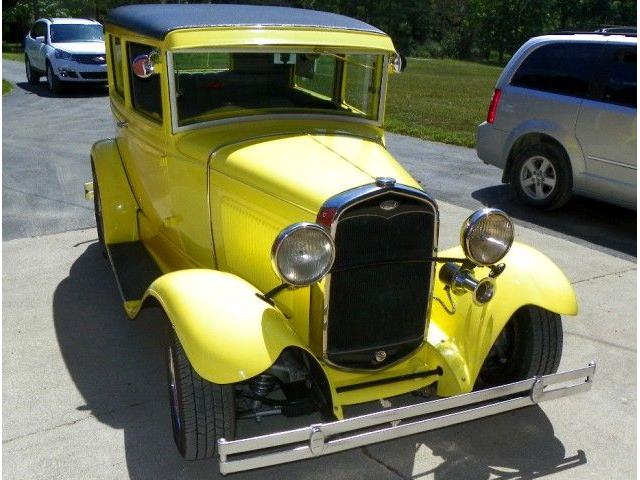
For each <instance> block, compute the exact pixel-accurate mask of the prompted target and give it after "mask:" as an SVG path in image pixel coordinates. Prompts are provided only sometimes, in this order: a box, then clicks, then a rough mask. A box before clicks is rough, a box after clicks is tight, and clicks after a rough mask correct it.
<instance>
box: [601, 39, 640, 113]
mask: <svg viewBox="0 0 640 480" xmlns="http://www.w3.org/2000/svg"><path fill="white" fill-rule="evenodd" d="M637 57H638V55H637V52H636V51H635V50H632V49H626V48H624V49H623V48H616V49H615V50H614V60H613V65H612V69H611V73H610V74H609V78H608V79H607V83H606V85H605V87H604V94H603V100H604V101H605V102H608V103H615V104H617V105H624V106H625V107H633V108H636V103H637V100H636V93H637V70H636V64H637Z"/></svg>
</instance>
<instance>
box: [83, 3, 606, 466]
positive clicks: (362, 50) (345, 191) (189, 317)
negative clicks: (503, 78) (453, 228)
mask: <svg viewBox="0 0 640 480" xmlns="http://www.w3.org/2000/svg"><path fill="white" fill-rule="evenodd" d="M105 23H106V45H107V60H108V78H109V93H110V102H111V109H112V112H113V117H114V121H115V125H116V136H115V138H111V139H106V140H102V141H99V142H97V143H96V144H95V145H94V146H93V148H92V150H91V166H92V169H93V181H92V182H88V183H87V184H85V193H86V196H87V198H93V200H94V203H95V212H96V223H97V229H98V233H99V241H100V244H101V245H102V247H103V248H104V252H105V256H106V257H107V258H108V260H109V262H110V263H111V265H112V266H113V269H114V272H115V276H116V279H117V283H118V286H119V290H120V293H121V295H122V300H123V304H124V309H125V310H126V312H127V314H128V315H129V316H130V317H131V318H135V317H136V316H137V315H138V313H139V312H140V311H141V309H143V308H145V307H151V306H153V307H159V308H160V309H161V310H162V312H163V313H164V317H165V318H166V319H167V321H168V322H170V324H171V326H172V332H173V335H172V340H171V342H170V344H169V345H168V346H167V348H168V361H167V362H168V372H169V374H168V383H169V396H170V406H171V408H170V414H171V419H172V424H173V432H174V437H175V441H176V444H177V447H178V450H179V451H180V453H181V454H182V455H183V456H184V457H185V458H186V459H200V458H205V457H211V456H214V455H218V457H219V465H220V470H221V472H222V473H231V472H237V471H242V470H247V469H252V468H259V467H264V466H268V465H275V464H279V463H284V462H290V461H294V460H299V459H304V458H310V457H313V456H319V455H324V454H329V453H333V452H337V451H341V450H345V449H349V448H354V447H358V446H362V445H367V444H370V443H374V442H379V441H383V440H388V439H391V438H396V437H401V436H405V435H410V434H414V433H417V432H423V431H427V430H432V429H435V428H440V427H443V426H447V425H452V424H456V423H460V422H464V421H468V420H472V419H476V418H480V417H484V416H488V415H493V414H496V413H500V412H504V411H507V410H512V409H516V408H521V407H523V406H527V405H533V404H535V403H538V402H541V401H544V400H550V399H554V398H558V397H561V396H565V395H569V394H572V393H577V392H581V391H585V390H588V389H589V388H590V386H591V380H592V378H593V375H594V372H595V365H594V364H590V365H589V366H586V367H584V368H580V369H576V370H572V371H569V372H565V373H555V372H556V370H557V368H558V364H559V362H560V356H561V352H562V325H561V320H560V315H561V314H566V315H574V314H576V312H577V305H576V298H575V295H574V291H573V289H572V287H571V285H570V284H569V282H568V281H567V279H566V277H565V276H564V275H563V273H562V272H561V271H560V270H559V269H558V268H557V267H556V266H555V265H554V264H553V263H552V262H551V261H550V260H549V259H548V258H546V257H545V256H544V255H542V254H541V253H539V252H537V251H536V250H534V249H532V248H530V247H528V246H526V245H523V244H519V243H514V242H513V238H514V227H513V223H512V222H511V220H510V219H509V217H508V216H507V215H506V214H504V213H503V212H501V211H499V210H495V209H490V208H486V209H482V210H479V211H477V212H475V213H474V214H473V215H471V216H470V217H469V218H468V219H467V220H466V222H464V224H463V225H462V229H461V235H460V245H457V246H453V247H452V248H450V249H448V250H440V248H439V245H438V226H439V213H438V205H437V203H436V201H435V200H434V199H433V198H432V197H431V196H430V195H429V193H428V190H429V188H428V185H426V186H425V187H426V188H425V189H423V188H422V187H421V186H420V185H419V184H418V183H417V182H416V180H414V179H413V178H412V177H411V175H409V173H407V171H406V170H405V169H404V168H403V167H402V166H401V165H400V164H399V163H398V162H397V161H396V160H394V158H393V157H392V156H391V155H390V153H389V152H388V151H387V149H386V148H385V138H384V130H383V127H384V107H385V93H386V89H387V79H388V75H389V74H395V73H397V72H399V71H400V70H402V65H401V64H402V61H401V57H400V56H399V54H398V53H396V51H395V48H394V46H393V43H392V41H391V39H390V38H389V36H387V35H386V34H385V33H383V32H382V31H380V30H379V29H377V28H375V27H373V26H371V25H368V24H366V23H363V22H361V21H358V20H355V19H352V18H348V17H344V16H341V15H336V14H331V13H323V12H316V11H309V10H302V9H294V8H282V7H257V6H243V5H204V4H202V5H142V6H124V7H119V8H116V9H114V10H112V11H111V12H110V13H109V15H108V16H107V18H106V22H105ZM409 392H421V393H422V394H423V396H422V398H421V399H420V400H419V401H418V403H415V404H413V405H409V406H403V407H398V408H390V409H382V408H379V411H376V412H374V413H370V414H367V415H364V416H363V415H360V416H353V415H350V414H349V411H350V407H351V406H354V405H359V404H364V403H367V402H377V405H380V404H381V402H380V400H382V399H386V398H390V397H395V396H398V395H403V394H406V393H409ZM429 393H431V394H432V396H433V397H434V398H431V399H429V400H428V401H425V399H424V396H425V395H427V394H429ZM436 397H438V398H436ZM416 398H419V397H416ZM311 413H314V414H315V415H318V414H319V415H320V418H322V419H323V420H322V423H313V424H311V425H306V426H304V427H302V428H296V429H293V430H288V431H282V432H276V433H269V434H264V435H261V436H257V437H251V438H236V435H235V422H236V419H240V418H243V419H246V418H249V419H252V418H253V419H256V420H258V421H259V420H260V419H261V418H263V417H265V416H268V415H285V416H303V415H308V414H311ZM303 418H304V417H303Z"/></svg>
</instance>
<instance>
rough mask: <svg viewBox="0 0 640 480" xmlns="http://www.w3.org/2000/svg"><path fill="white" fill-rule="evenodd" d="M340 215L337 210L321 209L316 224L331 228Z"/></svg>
mask: <svg viewBox="0 0 640 480" xmlns="http://www.w3.org/2000/svg"><path fill="white" fill-rule="evenodd" d="M337 214H338V209H337V208H321V209H320V212H319V213H318V217H317V218H316V222H317V223H319V224H320V225H323V226H325V227H327V228H331V224H332V223H333V220H334V218H336V215H337Z"/></svg>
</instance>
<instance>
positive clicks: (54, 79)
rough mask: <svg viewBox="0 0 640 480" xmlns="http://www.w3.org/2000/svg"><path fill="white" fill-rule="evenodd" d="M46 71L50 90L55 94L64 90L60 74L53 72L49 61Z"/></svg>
mask: <svg viewBox="0 0 640 480" xmlns="http://www.w3.org/2000/svg"><path fill="white" fill-rule="evenodd" d="M45 73H46V75H47V87H49V91H50V92H51V93H53V94H56V93H60V92H62V82H61V81H60V79H59V78H58V76H57V75H56V74H55V73H53V68H52V67H51V64H50V63H49V62H47V71H46V72H45Z"/></svg>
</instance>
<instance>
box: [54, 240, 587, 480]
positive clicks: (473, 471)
mask: <svg viewBox="0 0 640 480" xmlns="http://www.w3.org/2000/svg"><path fill="white" fill-rule="evenodd" d="M78 247H80V245H79V246H78ZM53 317H54V325H55V332H56V336H57V340H58V344H59V347H60V351H61V354H62V357H63V359H64V361H65V365H66V367H67V370H68V372H69V374H70V376H71V378H72V379H73V381H74V384H75V386H76V387H77V389H78V391H79V392H80V393H81V395H82V397H83V401H84V405H82V406H80V407H78V408H77V409H78V410H80V411H87V412H90V414H91V416H92V417H94V418H95V419H97V420H98V421H100V422H101V423H103V424H105V425H108V426H109V427H111V428H114V429H118V430H122V432H123V438H124V449H125V455H126V462H127V468H128V473H129V477H130V478H131V479H134V480H141V479H155V478H166V479H170V478H181V479H205V478H207V479H211V478H219V479H221V478H222V476H220V474H219V473H218V466H217V461H216V460H215V459H211V460H206V461H198V462H186V461H184V460H183V459H182V458H181V457H180V455H179V454H178V452H177V450H176V448H175V446H174V444H173V438H172V431H171V422H170V418H169V406H168V396H167V391H166V388H167V387H166V372H165V354H166V345H167V344H168V339H169V328H168V324H167V322H166V321H165V319H164V316H163V315H162V314H161V312H160V311H159V310H157V309H148V310H145V311H144V312H143V313H142V314H141V315H140V317H139V318H138V319H136V320H135V321H130V320H129V319H128V318H127V317H126V315H125V314H124V312H123V309H122V304H121V302H120V297H119V294H118V291H117V288H116V285H115V281H114V278H113V274H112V273H111V270H110V267H109V266H108V264H107V261H106V260H105V259H104V257H103V256H102V254H101V250H100V248H99V247H98V245H97V243H93V244H90V245H89V246H87V247H86V249H85V251H84V252H83V253H82V254H81V255H80V256H79V257H78V258H77V260H76V261H75V262H74V263H73V265H72V267H71V269H70V272H69V275H68V277H67V278H65V279H64V280H63V281H61V282H60V283H59V284H58V286H57V288H56V290H55V292H54V297H53ZM276 418H277V417H270V418H269V419H265V420H263V424H260V425H259V424H256V423H255V422H253V421H245V422H251V424H249V425H248V427H244V426H243V427H242V433H241V436H247V433H248V435H257V434H259V433H264V432H265V428H266V431H269V430H272V429H273V428H274V427H275V426H278V425H282V423H277V422H280V420H276ZM271 419H273V420H271ZM317 421H318V420H316V419H311V420H310V419H309V418H307V417H302V418H299V419H296V423H297V424H298V425H300V424H309V423H312V422H317ZM274 422H276V423H274ZM280 428H281V429H282V428H293V427H292V426H291V425H288V424H286V423H284V426H283V427H280ZM91 448H92V447H91V446H90V445H89V446H87V449H91ZM425 448H426V449H430V450H431V452H432V455H434V456H436V457H441V459H442V460H439V459H436V460H435V461H432V462H430V463H431V465H432V464H434V463H435V464H437V466H436V467H435V468H432V467H431V466H428V467H426V468H427V471H428V472H431V473H432V474H434V475H435V478H436V479H445V478H446V479H448V480H450V479H455V478H460V479H463V478H464V479H469V478H474V479H480V480H484V479H489V478H490V475H491V474H493V475H494V476H492V477H491V478H500V479H508V478H516V477H517V475H515V474H514V473H513V471H517V472H519V474H520V475H521V476H520V477H517V478H533V477H535V476H538V475H540V472H545V474H546V473H551V472H554V471H559V470H561V469H566V468H572V467H574V466H578V465H581V464H584V463H586V457H585V455H584V453H582V452H577V453H576V454H573V455H570V456H568V457H567V456H565V449H564V446H563V445H562V443H561V442H560V440H559V439H558V438H556V437H555V435H554V431H553V427H552V425H551V423H550V422H549V419H548V418H547V417H546V415H545V414H544V412H543V411H542V410H541V409H539V408H537V407H532V408H526V409H522V410H519V411H516V412H510V413H508V414H505V415H500V416H496V417H493V418H489V419H483V420H478V421H475V422H471V423H467V424H464V425H459V426H456V427H450V428H446V429H441V430H437V431H434V432H429V433H425V434H418V435H414V436H412V437H407V438H404V439H400V440H395V441H391V442H386V443H384V444H379V445H372V446H370V447H367V448H366V449H364V450H360V451H358V450H356V451H351V452H343V453H339V454H335V455H332V456H331V457H328V458H321V459H315V460H309V461H307V464H306V465H304V466H301V465H300V464H295V463H294V464H287V465H281V466H278V467H270V468H266V469H263V470H260V471H257V472H247V473H246V474H238V475H234V479H238V480H240V479H244V478H254V479H255V478H288V477H299V478H301V479H303V478H304V479H318V480H320V479H324V478H326V474H327V469H328V468H330V469H331V470H334V471H335V472H341V473H340V475H342V476H343V477H344V478H364V476H365V475H363V469H364V468H371V469H373V468H374V467H375V468H377V470H375V472H377V473H372V474H371V475H368V474H367V475H366V476H367V478H374V477H375V478H388V475H389V468H392V469H394V470H395V471H399V472H405V473H406V475H404V474H403V475H404V476H405V477H408V478H410V477H411V476H412V475H416V474H419V475H418V476H422V475H424V473H421V472H419V471H416V468H417V466H419V465H422V463H421V464H419V465H418V464H417V461H416V459H419V458H421V455H422V454H423V453H424V452H422V451H420V449H425ZM77 453H78V454H83V453H82V452H77ZM362 453H364V455H366V456H368V457H370V458H371V460H372V461H370V460H367V459H366V458H365V457H364V456H363V455H362ZM85 454H86V453H85ZM374 462H375V463H374ZM414 463H415V465H414ZM376 464H377V465H376ZM380 464H383V465H386V464H388V465H389V467H387V468H382V467H381V466H380ZM502 471H504V472H511V473H504V474H503V476H498V477H496V476H495V475H497V474H499V473H500V472H502ZM381 472H382V473H381ZM496 472H497V473H496ZM536 472H537V473H536ZM534 473H535V475H534Z"/></svg>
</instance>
